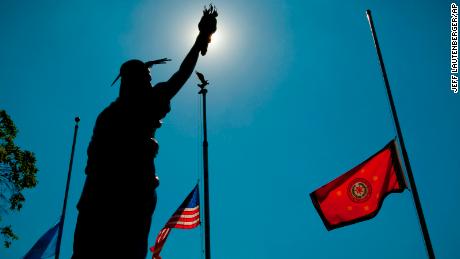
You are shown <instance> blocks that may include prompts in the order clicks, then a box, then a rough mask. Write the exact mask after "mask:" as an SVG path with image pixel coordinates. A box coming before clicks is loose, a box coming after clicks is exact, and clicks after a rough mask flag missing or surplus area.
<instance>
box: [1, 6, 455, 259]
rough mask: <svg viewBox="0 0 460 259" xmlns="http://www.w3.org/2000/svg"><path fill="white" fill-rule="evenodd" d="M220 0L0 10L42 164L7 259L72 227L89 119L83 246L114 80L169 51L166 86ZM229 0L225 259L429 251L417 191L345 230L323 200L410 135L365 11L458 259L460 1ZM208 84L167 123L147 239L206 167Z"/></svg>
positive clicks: (195, 235) (448, 249)
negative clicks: (318, 201)
mask: <svg viewBox="0 0 460 259" xmlns="http://www.w3.org/2000/svg"><path fill="white" fill-rule="evenodd" d="M207 3H208V2H206V1H179V0H172V1H166V0H163V1H88V0H79V1H57V0H43V1H26V2H24V1H22V2H18V1H10V0H7V1H1V2H0V10H2V15H1V16H0V31H1V32H2V36H1V40H0V57H1V58H0V108H2V109H6V110H7V111H8V113H9V114H10V115H11V117H12V118H13V120H14V122H15V123H16V125H17V127H18V128H19V130H20V132H19V135H18V138H17V142H18V144H19V145H20V146H22V147H23V148H25V149H28V150H31V151H33V152H35V154H36V156H37V160H38V162H37V163H38V168H39V170H40V171H39V173H38V180H39V184H38V186H37V187H36V188H34V189H33V190H30V191H27V192H26V203H25V206H24V208H23V209H22V211H21V212H20V213H19V214H14V215H10V216H6V217H5V218H4V222H5V223H10V224H12V225H13V227H14V228H15V230H16V232H17V234H18V235H19V236H20V240H19V241H17V242H15V243H14V244H13V247H12V248H10V249H8V250H5V249H4V248H0V258H20V257H21V256H23V255H24V254H25V253H26V252H27V251H28V249H29V248H30V247H31V246H32V245H33V244H34V242H35V241H36V240H37V239H38V238H39V237H40V236H41V235H42V234H43V233H44V232H45V231H46V230H48V229H49V228H50V227H51V226H52V225H53V224H54V223H55V222H56V221H57V220H58V218H59V215H60V213H61V209H62V201H63V196H64V189H65V181H66V174H67V167H68V159H69V155H70V148H71V140H72V134H73V125H74V123H73V118H74V116H75V115H79V116H80V117H81V119H82V121H81V123H80V132H79V136H78V144H77V147H76V156H75V164H74V170H73V176H72V182H71V187H70V196H69V201H68V210H67V220H66V222H65V229H64V238H63V243H62V255H63V258H68V257H69V256H70V254H71V248H72V242H73V231H74V228H75V222H76V216H77V211H76V208H75V206H76V203H77V201H78V199H79V196H80V192H81V190H82V185H83V182H84V178H85V176H84V167H85V164H86V148H87V145H88V143H89V140H90V137H91V133H92V128H93V125H94V121H95V119H96V116H97V115H98V114H99V112H100V111H101V110H102V109H103V108H104V107H105V106H107V105H108V104H109V103H110V102H111V101H112V100H114V99H115V98H116V96H117V95H118V87H110V83H111V82H112V80H113V79H114V78H115V76H116V75H117V73H118V69H119V67H120V65H121V64H122V63H123V62H124V61H126V60H128V59H132V58H138V59H142V60H151V59H157V58H163V57H168V58H171V59H172V60H173V61H172V62H170V63H169V64H168V65H162V66H158V67H154V69H153V72H152V77H153V83H156V82H160V81H163V80H167V79H168V78H169V76H170V75H171V74H172V73H173V72H175V70H176V69H177V68H178V67H179V64H180V62H181V61H182V59H183V57H184V56H185V54H186V53H187V51H188V49H189V48H190V47H191V45H192V43H193V37H194V34H195V33H196V32H197V29H196V24H197V23H198V21H199V19H200V17H201V10H202V7H203V5H204V4H207ZM214 3H215V4H216V5H217V7H218V9H219V17H218V22H219V23H218V30H219V32H218V34H216V36H217V37H218V38H216V41H215V42H214V44H211V46H210V48H209V51H208V54H207V56H205V57H201V58H200V60H199V62H198V65H197V70H199V71H201V72H203V73H204V74H205V75H206V77H207V78H208V79H209V80H210V82H211V86H210V92H209V95H208V121H209V125H208V126H209V128H208V130H209V136H208V137H209V142H210V147H209V148H210V149H209V151H210V157H209V158H210V190H211V198H210V199H211V217H212V218H211V227H212V230H211V234H212V236H211V238H212V254H213V258H218V259H227V258H229V259H230V258H241V259H252V258H267V259H271V258H295V259H297V258H298V259H300V258H356V257H357V256H358V257H362V256H365V257H369V258H370V257H372V258H424V257H425V255H426V254H425V250H424V245H423V240H422V236H421V232H420V230H419V226H418V222H417V218H416V214H415V209H414V206H413V202H412V199H411V195H410V193H409V192H408V191H405V192H404V193H402V194H393V195H390V196H389V197H388V198H387V199H386V200H385V202H384V204H383V207H382V209H381V211H380V213H379V214H378V215H377V217H375V218H374V219H372V220H369V221H366V222H362V223H359V224H355V225H352V226H348V227H344V228H341V229H337V230H334V231H331V232H328V231H327V230H326V229H325V227H324V226H323V224H322V222H321V219H320V217H319V216H318V214H317V213H316V211H315V209H314V207H313V205H312V203H311V201H310V198H309V196H308V194H309V193H310V192H311V191H313V190H315V189H316V188H318V187H320V186H322V185H323V184H325V183H327V182H329V181H330V180H332V179H334V178H336V177H337V176H339V175H340V174H342V173H344V172H345V171H347V170H348V169H350V168H352V167H353V166H355V165H357V164H359V163H360V162H362V161H363V160H364V159H366V158H367V157H368V156H370V155H372V154H373V153H375V152H376V151H378V150H379V149H381V148H382V147H383V146H384V145H385V144H386V143H388V141H389V140H390V139H391V138H393V137H394V136H395V135H396V133H395V130H394V127H393V123H392V118H391V114H390V110H389V106H388V102H387V97H386V93H385V90H384V83H383V80H382V77H381V72H380V67H379V65H378V60H377V55H376V52H375V48H374V44H373V42H372V37H371V33H370V30H369V25H368V22H367V19H366V16H365V11H366V9H371V10H372V12H373V17H374V22H375V25H376V28H377V32H378V36H379V39H380V44H381V48H382V52H383V57H384V60H385V64H386V66H387V72H388V76H389V79H390V84H391V86H392V90H393V95H394V98H395V103H396V107H397V109H398V113H399V117H400V122H401V126H402V130H403V134H404V137H405V141H406V146H407V149H408V153H409V157H410V161H411V164H412V168H413V171H414V175H415V179H416V182H417V185H418V188H419V194H420V197H421V200H422V205H423V209H424V211H425V216H426V219H427V222H428V226H429V230H430V233H431V238H432V241H433V245H434V248H435V252H436V254H437V255H438V258H458V257H459V255H460V252H458V247H460V239H459V238H458V237H459V235H458V233H459V231H460V221H459V220H458V215H459V214H460V202H458V198H459V197H460V195H459V192H458V189H459V184H460V174H459V173H460V159H459V154H460V150H459V147H460V140H459V135H458V134H459V131H460V120H459V119H458V118H459V112H460V95H458V94H457V95H455V94H454V93H453V92H451V91H450V81H449V80H450V50H449V49H450V37H449V34H450V3H451V2H448V1H426V0H421V1H420V0H419V1H396V0H392V1H352V2H350V1H338V0H330V1H319V0H317V1H301V0H299V1H266V0H265V1H259V0H257V1H243V0H235V1H217V0H216V1H214ZM196 83H197V80H196V78H194V77H192V78H191V79H190V80H189V81H188V82H187V84H186V86H185V87H184V89H183V91H181V92H180V93H179V94H178V95H177V96H176V98H175V99H174V101H173V104H172V112H171V113H170V114H169V115H168V117H167V118H166V119H165V121H164V122H165V123H164V125H163V127H162V128H161V129H160V130H159V131H158V132H157V137H158V140H159V142H160V153H159V156H158V159H157V162H156V164H157V171H158V174H159V176H160V178H161V186H160V187H159V189H158V196H159V202H158V204H157V208H156V212H155V215H154V219H153V223H152V227H151V234H150V244H153V243H154V240H155V237H156V234H157V233H158V231H159V230H160V229H161V227H162V226H163V224H164V223H165V222H166V221H167V219H168V218H169V216H170V215H171V214H172V213H173V212H174V210H175V209H176V208H177V206H178V205H179V204H180V203H181V202H182V201H183V199H184V198H185V197H186V195H187V194H188V193H189V192H190V190H191V189H192V188H193V186H194V184H195V183H196V181H197V178H198V177H199V175H201V169H202V166H201V136H202V135H201V134H202V133H201V126H200V122H201V121H200V119H199V117H200V99H199V96H198V95H197V87H196ZM114 141H116V140H114ZM126 177H129V172H127V174H126ZM120 191H121V192H122V191H123V189H120ZM200 238H201V230H200V229H199V228H198V229H195V230H189V231H184V230H174V231H173V232H172V234H171V236H170V237H169V239H168V242H167V243H166V246H165V247H164V250H163V252H162V255H163V256H164V258H166V259H168V258H177V259H181V258H200V256H201V246H202V241H201V239H200ZM113 249H117V248H116V247H114V248H113ZM149 256H150V254H149Z"/></svg>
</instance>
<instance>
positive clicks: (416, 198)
mask: <svg viewBox="0 0 460 259" xmlns="http://www.w3.org/2000/svg"><path fill="white" fill-rule="evenodd" d="M366 14H367V19H368V20H369V24H370V26H371V32H372V37H373V38H374V44H375V48H376V50H377V55H378V57H379V63H380V67H381V69H382V74H383V80H384V81H385V88H386V90H387V94H388V100H389V101H390V107H391V112H392V114H393V119H394V123H395V127H396V131H397V134H398V139H399V144H400V146H401V152H402V155H403V158H404V164H405V166H406V171H407V176H408V178H409V184H410V188H411V190H412V192H411V193H412V197H413V199H414V203H415V208H416V210H417V215H418V219H419V223H420V227H421V228H422V233H423V239H424V241H425V246H426V249H427V252H428V256H429V258H430V259H431V258H433V259H434V258H435V255H434V250H433V246H432V245H431V240H430V234H429V233H428V227H427V224H426V221H425V216H424V215H423V210H422V204H421V203H420V198H419V196H418V192H417V186H416V184H415V179H414V175H413V174H412V168H411V166H410V162H409V156H408V155H407V151H406V146H405V145H404V139H403V134H402V131H401V127H400V125H399V120H398V115H397V114H396V108H395V104H394V101H393V96H392V95H391V89H390V83H389V82H388V77H387V73H386V70H385V65H384V63H383V58H382V53H381V52H380V46H379V41H378V40H377V34H376V32H375V27H374V22H373V20H372V16H371V11H370V10H367V11H366Z"/></svg>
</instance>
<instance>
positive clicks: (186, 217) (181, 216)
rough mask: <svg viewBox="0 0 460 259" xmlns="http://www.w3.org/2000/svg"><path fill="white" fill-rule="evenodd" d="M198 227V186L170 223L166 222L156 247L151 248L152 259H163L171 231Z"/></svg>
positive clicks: (156, 241) (159, 234)
mask: <svg viewBox="0 0 460 259" xmlns="http://www.w3.org/2000/svg"><path fill="white" fill-rule="evenodd" d="M198 225H200V198H199V194H198V184H197V185H196V186H195V188H194V189H193V190H192V192H191V193H190V194H189V195H188V196H187V198H185V200H184V202H182V204H181V206H179V208H178V209H177V210H176V212H174V214H173V215H172V216H171V218H170V219H169V220H168V222H166V224H165V226H164V227H163V229H162V230H160V233H158V236H157V238H156V240H155V245H154V246H153V247H151V248H150V251H152V253H153V257H152V259H161V256H160V252H161V249H163V246H164V244H165V242H166V239H167V238H168V235H169V233H170V232H171V229H173V228H179V229H192V228H195V227H196V226H198Z"/></svg>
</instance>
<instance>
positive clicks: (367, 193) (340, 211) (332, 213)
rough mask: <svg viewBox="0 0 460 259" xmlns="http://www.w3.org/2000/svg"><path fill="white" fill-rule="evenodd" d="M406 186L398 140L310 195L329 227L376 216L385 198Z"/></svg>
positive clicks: (328, 228) (401, 190)
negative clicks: (397, 148)
mask: <svg viewBox="0 0 460 259" xmlns="http://www.w3.org/2000/svg"><path fill="white" fill-rule="evenodd" d="M405 188H406V183H405V180H404V175H403V173H402V169H401V164H400V162H399V159H398V155H397V151H396V143H395V140H392V141H391V142H390V143H388V144H387V145H386V146H385V147H384V148H383V149H382V150H380V151H379V152H377V153H376V154H375V155H373V156H371V157H370V158H368V159H367V160H366V161H364V162H363V163H361V164H360V165H358V166H356V167H355V168H353V169H351V170H350V171H348V172H346V173H345V174H343V175H341V176H339V177H338V178H336V179H335V180H333V181H332V182H330V183H328V184H326V185H324V186H323V187H321V188H319V189H317V190H316V191H314V192H312V193H311V194H310V197H311V199H312V201H313V205H314V206H315V208H316V210H317V211H318V213H319V215H320V216H321V219H322V220H323V222H324V225H325V226H326V228H327V230H332V229H335V228H339V227H343V226H346V225H350V224H353V223H356V222H360V221H363V220H367V219H371V218H373V217H375V215H377V213H378V211H379V210H380V207H381V206H382V203H383V200H384V199H385V197H386V196H387V195H388V194H390V193H393V192H403V191H404V189H405Z"/></svg>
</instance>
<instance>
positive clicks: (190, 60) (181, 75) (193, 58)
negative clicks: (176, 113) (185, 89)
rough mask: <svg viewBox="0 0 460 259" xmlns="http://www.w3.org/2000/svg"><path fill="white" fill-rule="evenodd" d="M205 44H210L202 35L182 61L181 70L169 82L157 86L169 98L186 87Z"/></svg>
mask: <svg viewBox="0 0 460 259" xmlns="http://www.w3.org/2000/svg"><path fill="white" fill-rule="evenodd" d="M203 44H208V40H207V38H206V37H205V36H203V35H202V34H200V35H198V37H197V39H196V41H195V44H193V47H192V49H191V50H190V51H189V53H188V54H187V56H186V57H185V59H184V61H182V64H181V65H180V68H179V70H178V71H177V72H176V73H174V75H172V77H171V78H170V79H169V80H168V81H167V82H164V83H159V84H158V85H157V86H160V87H161V88H163V89H162V90H163V91H164V94H165V95H166V97H167V98H169V99H172V98H173V97H174V96H175V95H176V94H177V93H178V92H179V90H180V89H181V88H182V86H184V84H185V82H187V80H188V78H189V77H190V75H191V74H192V72H193V70H194V69H195V65H196V62H197V61H198V56H199V53H200V50H201V49H202V46H203Z"/></svg>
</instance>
